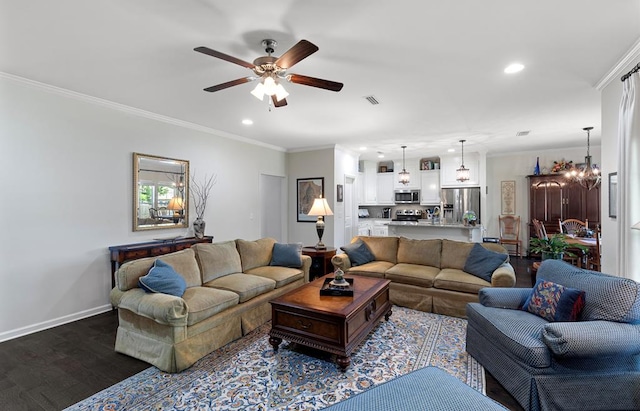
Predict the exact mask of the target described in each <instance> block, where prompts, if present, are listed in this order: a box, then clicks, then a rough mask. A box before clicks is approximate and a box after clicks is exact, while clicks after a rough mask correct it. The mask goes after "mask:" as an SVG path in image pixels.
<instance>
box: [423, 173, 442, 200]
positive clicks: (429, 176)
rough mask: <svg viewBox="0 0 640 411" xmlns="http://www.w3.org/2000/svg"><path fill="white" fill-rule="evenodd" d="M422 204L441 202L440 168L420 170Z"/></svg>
mask: <svg viewBox="0 0 640 411" xmlns="http://www.w3.org/2000/svg"><path fill="white" fill-rule="evenodd" d="M420 183H421V184H420V204H422V205H438V204H440V170H424V171H421V172H420Z"/></svg>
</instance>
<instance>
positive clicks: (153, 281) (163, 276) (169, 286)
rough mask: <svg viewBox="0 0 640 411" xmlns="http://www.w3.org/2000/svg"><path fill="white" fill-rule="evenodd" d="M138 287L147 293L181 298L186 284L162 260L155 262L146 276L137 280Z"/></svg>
mask: <svg viewBox="0 0 640 411" xmlns="http://www.w3.org/2000/svg"><path fill="white" fill-rule="evenodd" d="M138 285H139V286H140V288H142V289H143V290H144V291H145V292H148V293H162V294H169V295H175V296H176V297H182V294H184V290H186V289H187V283H186V282H185V281H184V278H182V276H181V275H180V274H178V273H177V272H176V271H175V270H174V269H173V267H171V266H170V265H169V264H167V263H165V262H164V261H162V260H156V261H155V262H154V263H153V267H151V269H150V270H149V273H148V274H147V275H143V276H142V277H140V278H139V279H138Z"/></svg>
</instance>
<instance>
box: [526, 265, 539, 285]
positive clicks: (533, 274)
mask: <svg viewBox="0 0 640 411" xmlns="http://www.w3.org/2000/svg"><path fill="white" fill-rule="evenodd" d="M538 268H540V261H534V263H533V264H531V268H530V269H529V272H530V273H531V286H532V287H533V286H534V285H536V274H537V273H538Z"/></svg>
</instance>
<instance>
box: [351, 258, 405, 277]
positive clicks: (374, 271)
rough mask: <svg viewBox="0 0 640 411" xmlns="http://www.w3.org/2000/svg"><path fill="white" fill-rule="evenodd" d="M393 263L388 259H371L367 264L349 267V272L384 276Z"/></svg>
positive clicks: (366, 275) (367, 275)
mask: <svg viewBox="0 0 640 411" xmlns="http://www.w3.org/2000/svg"><path fill="white" fill-rule="evenodd" d="M394 265H395V264H393V263H390V262H388V261H372V262H370V263H367V264H363V265H358V266H355V267H351V268H349V270H348V271H347V272H348V273H349V274H353V275H362V276H365V277H375V278H384V274H385V273H386V272H387V270H388V269H390V268H391V267H393V266H394Z"/></svg>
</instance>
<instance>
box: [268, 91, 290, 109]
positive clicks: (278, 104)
mask: <svg viewBox="0 0 640 411" xmlns="http://www.w3.org/2000/svg"><path fill="white" fill-rule="evenodd" d="M271 101H273V106H274V107H284V106H286V105H287V99H286V98H283V99H282V100H280V101H278V99H277V98H276V95H275V94H274V95H273V96H271Z"/></svg>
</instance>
